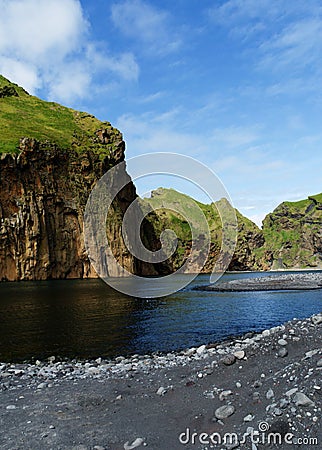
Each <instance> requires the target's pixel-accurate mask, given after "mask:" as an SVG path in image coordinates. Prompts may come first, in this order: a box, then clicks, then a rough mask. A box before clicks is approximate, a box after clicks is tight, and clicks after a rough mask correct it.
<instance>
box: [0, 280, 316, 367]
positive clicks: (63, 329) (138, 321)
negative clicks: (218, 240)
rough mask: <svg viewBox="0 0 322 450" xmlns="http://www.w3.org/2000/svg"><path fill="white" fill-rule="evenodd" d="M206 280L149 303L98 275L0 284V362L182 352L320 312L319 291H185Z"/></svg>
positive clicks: (206, 282) (205, 281) (198, 281)
mask: <svg viewBox="0 0 322 450" xmlns="http://www.w3.org/2000/svg"><path fill="white" fill-rule="evenodd" d="M258 275H259V274H245V273H243V274H227V275H225V276H224V279H231V278H242V277H248V276H258ZM152 282H153V281H152V280H151V283H152ZM208 282H209V277H208V276H206V275H199V276H198V277H197V278H196V280H195V281H194V282H193V284H192V285H190V286H189V287H188V288H186V289H185V290H183V291H181V292H179V293H176V294H173V295H171V296H169V297H166V298H162V299H156V300H146V299H145V300H141V299H135V298H130V297H126V296H124V295H122V294H119V293H118V292H116V291H114V290H112V289H111V288H109V287H108V286H107V285H106V284H105V283H104V282H102V281H101V280H75V281H42V282H20V283H2V284H0V361H9V360H10V361H20V360H25V359H30V358H32V357H36V358H39V359H41V358H45V357H48V356H51V355H56V356H60V357H82V358H83V357H84V358H90V357H97V356H105V357H112V356H117V355H125V354H133V353H147V352H151V351H155V350H160V351H167V350H175V349H182V348H186V347H189V346H194V345H198V344H202V343H207V342H212V341H216V340H219V339H223V338H225V337H228V336H231V335H238V334H241V333H243V332H246V331H250V330H262V329H265V328H268V327H272V326H274V325H276V324H279V323H282V322H284V321H287V320H290V319H292V318H294V317H297V318H304V317H307V316H309V315H311V314H314V313H318V312H320V311H322V290H312V291H284V292H281V291H275V292H255V293H249V292H248V293H247V292H246V293H245V292H244V293H238V292H236V293H218V292H201V291H193V290H192V289H191V288H192V286H193V285H201V284H208Z"/></svg>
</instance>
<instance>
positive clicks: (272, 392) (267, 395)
mask: <svg viewBox="0 0 322 450" xmlns="http://www.w3.org/2000/svg"><path fill="white" fill-rule="evenodd" d="M273 397H274V391H273V389H268V391H267V392H266V398H267V400H270V399H271V398H273Z"/></svg>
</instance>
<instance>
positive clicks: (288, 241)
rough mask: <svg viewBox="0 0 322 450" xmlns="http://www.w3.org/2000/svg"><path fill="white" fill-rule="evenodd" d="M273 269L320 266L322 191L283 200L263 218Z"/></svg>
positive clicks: (321, 249)
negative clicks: (286, 200) (291, 199)
mask: <svg viewBox="0 0 322 450" xmlns="http://www.w3.org/2000/svg"><path fill="white" fill-rule="evenodd" d="M263 234H264V238H265V246H264V248H263V249H262V250H261V251H262V252H263V250H264V249H265V251H266V252H267V253H270V254H271V261H272V269H290V268H321V267H322V194H318V195H313V196H310V197H308V198H307V199H306V200H301V201H298V202H283V203H281V204H280V205H279V206H278V207H277V208H276V209H275V210H274V211H273V212H272V213H270V214H268V215H267V216H266V217H265V219H264V221H263Z"/></svg>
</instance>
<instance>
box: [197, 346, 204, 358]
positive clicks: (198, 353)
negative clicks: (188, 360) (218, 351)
mask: <svg viewBox="0 0 322 450" xmlns="http://www.w3.org/2000/svg"><path fill="white" fill-rule="evenodd" d="M196 352H197V355H199V356H200V355H203V354H204V353H205V352H206V346H205V345H201V346H200V347H198V348H197V350H196Z"/></svg>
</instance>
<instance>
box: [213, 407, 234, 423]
mask: <svg viewBox="0 0 322 450" xmlns="http://www.w3.org/2000/svg"><path fill="white" fill-rule="evenodd" d="M234 412H235V408H234V406H232V405H224V406H221V407H220V408H217V409H216V411H215V417H216V418H217V419H219V420H221V419H227V417H230V416H232V415H233V414H234Z"/></svg>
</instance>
